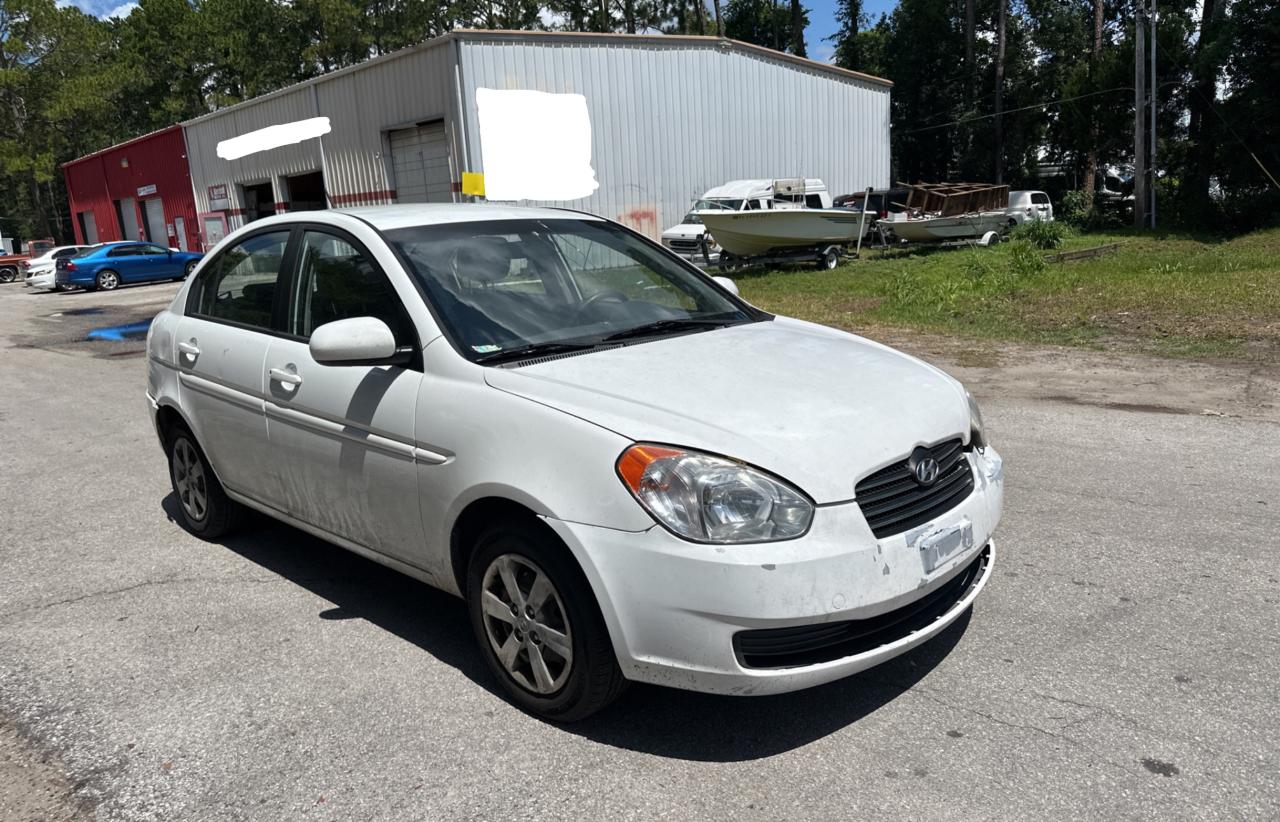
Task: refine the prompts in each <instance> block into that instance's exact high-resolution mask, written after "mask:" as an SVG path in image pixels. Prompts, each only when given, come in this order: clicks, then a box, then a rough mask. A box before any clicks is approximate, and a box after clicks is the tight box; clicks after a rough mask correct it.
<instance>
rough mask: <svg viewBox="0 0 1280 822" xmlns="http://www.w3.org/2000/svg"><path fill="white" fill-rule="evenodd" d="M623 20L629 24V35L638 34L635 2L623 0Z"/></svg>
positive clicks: (633, 0)
mask: <svg viewBox="0 0 1280 822" xmlns="http://www.w3.org/2000/svg"><path fill="white" fill-rule="evenodd" d="M622 19H623V20H624V21H625V22H626V24H627V34H635V33H636V3H635V0H622Z"/></svg>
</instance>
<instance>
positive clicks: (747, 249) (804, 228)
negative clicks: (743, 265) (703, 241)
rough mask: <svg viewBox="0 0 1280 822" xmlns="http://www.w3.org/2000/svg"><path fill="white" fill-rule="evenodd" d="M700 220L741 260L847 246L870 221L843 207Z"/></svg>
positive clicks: (723, 214)
mask: <svg viewBox="0 0 1280 822" xmlns="http://www.w3.org/2000/svg"><path fill="white" fill-rule="evenodd" d="M698 217H699V218H701V220H702V223H703V225H705V226H706V227H707V231H708V233H710V234H711V236H712V237H714V238H715V241H716V243H718V244H719V246H720V247H721V248H722V249H724V250H725V251H728V252H729V253H730V254H736V255H737V256H739V257H752V256H757V255H760V254H768V253H770V252H774V251H780V250H783V249H790V248H812V247H814V246H829V245H848V244H850V243H853V242H856V241H857V239H858V229H859V226H861V227H862V230H863V231H864V232H865V231H866V230H867V229H869V228H871V223H872V221H871V220H868V219H866V218H864V217H863V215H862V214H861V213H860V212H857V211H849V210H846V209H842V208H787V209H783V208H778V209H770V210H768V211H700V212H698Z"/></svg>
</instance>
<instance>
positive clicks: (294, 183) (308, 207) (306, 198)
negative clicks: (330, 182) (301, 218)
mask: <svg viewBox="0 0 1280 822" xmlns="http://www.w3.org/2000/svg"><path fill="white" fill-rule="evenodd" d="M285 185H286V186H287V187H288V192H289V210H290V211H319V210H321V209H323V208H327V207H328V205H327V203H326V202H325V196H324V174H323V173H321V172H319V171H312V172H308V173H307V174H297V175H295V176H293V177H286V178H285Z"/></svg>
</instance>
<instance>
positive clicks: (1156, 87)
mask: <svg viewBox="0 0 1280 822" xmlns="http://www.w3.org/2000/svg"><path fill="white" fill-rule="evenodd" d="M1148 82H1149V84H1150V86H1151V152H1150V153H1149V154H1148V155H1147V168H1148V169H1150V171H1149V173H1150V175H1151V182H1150V184H1149V188H1150V190H1151V209H1150V211H1149V212H1148V213H1150V214H1151V227H1152V228H1155V227H1156V111H1157V110H1158V109H1159V106H1158V105H1157V102H1158V100H1157V97H1156V95H1157V94H1158V93H1159V91H1160V84H1159V83H1157V82H1156V0H1151V77H1149V78H1148Z"/></svg>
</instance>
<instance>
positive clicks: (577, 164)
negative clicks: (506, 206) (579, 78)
mask: <svg viewBox="0 0 1280 822" xmlns="http://www.w3.org/2000/svg"><path fill="white" fill-rule="evenodd" d="M476 108H477V109H478V111H479V117H480V150H481V154H482V155H483V159H484V188H485V196H486V197H487V198H488V199H490V200H578V199H581V198H583V197H588V196H590V195H591V194H592V193H593V192H595V190H596V189H598V188H599V187H600V184H599V183H598V182H596V172H595V169H594V168H592V167H591V115H590V114H589V113H588V111H587V98H586V97H583V96H582V95H581V94H550V93H548V92H545V91H531V90H528V89H489V88H477V89H476Z"/></svg>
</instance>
